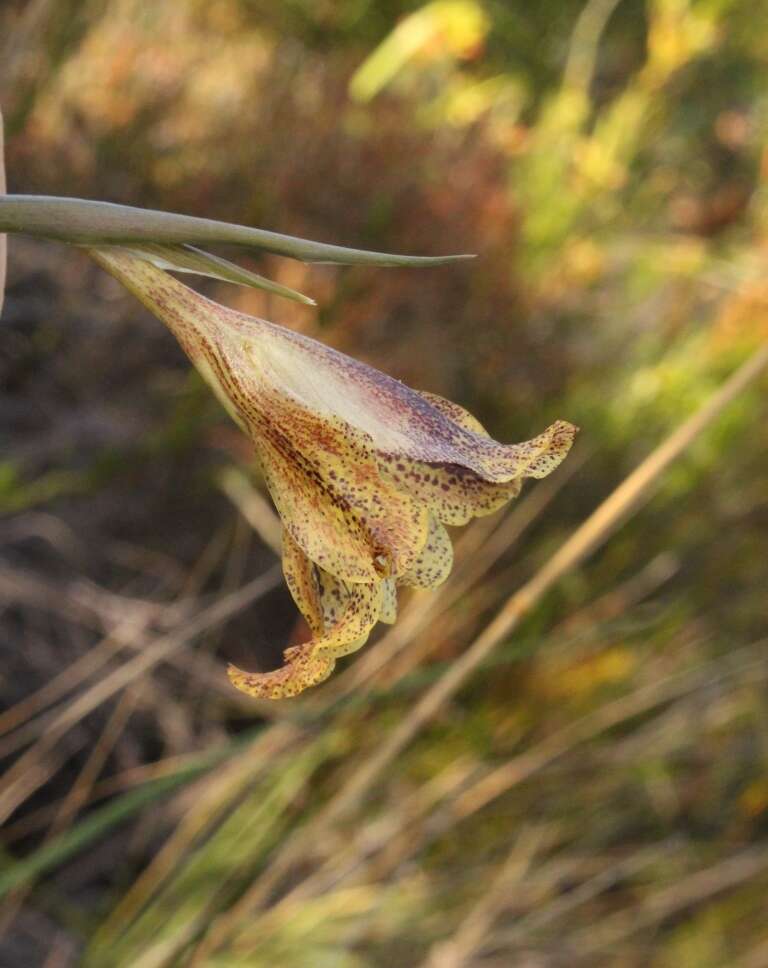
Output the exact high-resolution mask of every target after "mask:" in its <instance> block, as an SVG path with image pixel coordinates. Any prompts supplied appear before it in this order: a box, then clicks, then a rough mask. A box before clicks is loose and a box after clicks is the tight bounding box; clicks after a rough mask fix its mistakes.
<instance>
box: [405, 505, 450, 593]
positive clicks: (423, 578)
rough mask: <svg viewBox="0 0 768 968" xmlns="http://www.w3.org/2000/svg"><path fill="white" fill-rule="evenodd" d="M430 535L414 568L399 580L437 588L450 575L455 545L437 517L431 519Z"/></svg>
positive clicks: (415, 586)
mask: <svg viewBox="0 0 768 968" xmlns="http://www.w3.org/2000/svg"><path fill="white" fill-rule="evenodd" d="M429 524H430V528H429V537H428V538H427V542H426V544H425V545H424V547H423V549H422V552H421V554H420V555H419V559H418V561H417V562H416V564H415V565H414V566H413V568H412V569H411V570H410V571H409V572H408V573H407V574H405V575H403V576H402V578H401V579H400V580H399V581H400V584H401V585H411V586H412V587H414V588H437V587H438V586H439V585H442V583H443V582H444V581H445V579H446V578H447V577H448V575H450V573H451V568H452V566H453V545H452V544H451V539H450V537H449V536H448V532H447V531H446V530H445V528H444V527H443V525H442V524H441V523H440V522H439V521H438V520H437V518H434V517H430V519H429Z"/></svg>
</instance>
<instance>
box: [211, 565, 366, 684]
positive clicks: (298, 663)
mask: <svg viewBox="0 0 768 968" xmlns="http://www.w3.org/2000/svg"><path fill="white" fill-rule="evenodd" d="M347 591H348V595H347V599H346V609H345V611H344V614H343V616H342V617H341V619H340V620H339V621H338V622H337V623H336V624H335V625H334V626H333V627H332V628H330V629H329V630H328V631H327V632H326V633H325V634H323V635H321V636H319V637H317V638H312V639H311V640H310V641H309V642H305V643H304V644H303V645H294V646H291V647H290V648H288V649H286V650H285V653H284V656H285V660H286V661H285V665H284V666H282V667H281V668H280V669H274V670H273V671H271V672H245V671H244V670H243V669H238V668H237V666H233V665H230V666H229V669H228V670H227V672H228V675H229V679H230V682H231V683H232V684H233V685H234V686H235V687H236V688H237V689H240V690H241V692H246V693H248V695H250V696H254V697H256V698H258V699H288V698H290V697H291V696H297V695H298V694H299V693H300V692H303V691H304V690H305V689H308V688H309V687H310V686H315V685H317V684H318V683H320V682H322V681H323V680H324V679H327V678H328V676H329V675H330V674H331V672H332V671H333V667H334V665H335V661H336V659H338V658H340V657H341V656H343V655H348V654H350V653H351V652H355V651H357V649H359V648H361V647H362V646H363V645H364V644H365V642H366V641H367V640H368V635H369V634H370V631H371V629H372V628H373V626H374V625H375V624H376V621H377V620H378V617H379V614H380V612H381V602H382V588H381V582H376V583H374V584H371V585H364V584H355V585H351V586H349V587H348V589H347Z"/></svg>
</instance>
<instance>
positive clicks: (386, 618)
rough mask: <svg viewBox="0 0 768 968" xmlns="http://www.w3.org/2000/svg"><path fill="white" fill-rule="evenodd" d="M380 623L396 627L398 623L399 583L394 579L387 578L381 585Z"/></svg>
mask: <svg viewBox="0 0 768 968" xmlns="http://www.w3.org/2000/svg"><path fill="white" fill-rule="evenodd" d="M379 621H380V622H386V623H387V625H394V624H395V622H396V621H397V583H396V581H395V579H394V578H385V579H384V581H383V582H382V583H381V613H380V615H379Z"/></svg>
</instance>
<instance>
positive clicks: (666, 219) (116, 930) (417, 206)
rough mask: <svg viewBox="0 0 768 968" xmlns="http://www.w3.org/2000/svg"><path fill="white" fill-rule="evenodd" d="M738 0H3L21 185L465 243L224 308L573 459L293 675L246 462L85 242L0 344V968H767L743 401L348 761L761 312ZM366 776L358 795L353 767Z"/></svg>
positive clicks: (291, 265)
mask: <svg viewBox="0 0 768 968" xmlns="http://www.w3.org/2000/svg"><path fill="white" fill-rule="evenodd" d="M767 23H768V2H766V0H623V2H622V0H588V2H586V3H585V2H584V0H539V2H537V3H527V2H525V0H484V2H481V0H436V2H433V3H429V4H426V5H424V4H423V3H420V2H412V0H383V2H381V0H377V2H374V0H333V2H331V0H285V2H279V3H275V2H273V0H176V2H174V3H167V4H164V3H153V2H148V0H55V2H54V0H26V2H24V0H18V2H15V0H5V2H4V3H3V4H2V6H0V103H2V108H3V112H4V114H5V119H6V139H7V150H6V162H7V169H8V181H9V191H12V192H37V193H43V194H61V195H77V196H84V197H93V198H102V199H108V200H112V201H117V202H123V203H129V204H135V205H141V206H145V207H159V208H167V209H172V210H177V211H183V212H187V213H190V214H195V215H202V216H208V217H212V218H218V219H223V220H229V221H235V222H240V223H245V224H253V225H258V226H261V227H263V228H268V229H273V230H275V231H279V232H285V233H290V234H294V235H301V236H305V237H308V238H312V239H317V240H322V241H328V242H335V243H340V244H346V245H351V246H356V247H364V248H372V249H379V250H391V251H398V252H409V253H423V254H441V253H445V252H453V251H459V252H467V251H469V252H476V253H478V255H479V258H478V259H477V260H475V261H474V262H472V263H467V264H461V265H458V266H455V267H447V268H441V269H429V270H419V271H415V270H413V271H406V270H395V269H391V270H385V269H380V270H367V269H338V268H332V267H323V266H316V267H311V268H310V267H306V266H303V265H301V264H300V263H296V262H290V261H287V260H280V259H277V258H272V257H267V258H264V259H261V260H258V259H255V258H251V257H250V256H247V255H242V253H241V254H240V256H239V258H240V261H242V262H243V264H246V265H248V266H249V267H251V268H255V269H257V270H258V271H260V272H262V273H264V274H266V275H268V276H271V277H272V278H275V279H277V280H278V281H280V282H283V283H285V284H286V285H289V286H292V287H298V288H300V289H301V290H302V291H304V292H306V293H308V294H310V295H312V296H314V297H315V298H316V299H317V301H318V303H319V308H318V310H317V311H314V310H311V309H307V308H306V307H303V306H298V305H295V304H292V303H289V302H287V301H285V300H280V299H277V298H275V297H270V296H268V295H266V294H264V293H262V292H256V291H250V290H248V291H246V290H240V289H236V288H234V287H230V286H226V285H223V284H221V285H216V284H212V283H211V284H201V285H202V288H203V289H204V291H206V292H207V293H209V294H211V295H213V296H214V297H215V298H217V299H219V300H221V301H223V302H226V303H227V304H228V305H230V306H234V307H237V308H239V309H242V310H244V311H248V312H251V313H254V314H257V315H263V316H266V317H267V318H270V319H272V320H274V321H276V322H279V323H283V324H285V325H287V326H290V327H293V328H295V329H298V330H301V331H303V332H305V333H308V334H311V335H312V336H315V337H319V338H321V339H323V340H325V341H326V342H329V343H331V344H332V345H334V346H336V347H338V348H340V349H342V350H344V351H346V352H349V353H352V354H354V355H356V356H357V357H359V358H361V359H364V360H366V361H368V362H370V363H372V364H374V365H376V366H378V367H380V368H382V369H384V370H386V371H387V372H389V373H391V374H393V375H394V376H396V377H398V378H400V379H403V380H405V381H406V382H408V383H410V384H412V385H414V386H416V387H418V388H421V389H426V390H431V391H434V392H438V393H441V394H443V395H445V396H448V397H450V398H452V399H454V400H456V401H458V402H460V403H462V404H463V405H464V406H466V407H468V408H469V409H470V410H472V411H473V412H474V413H475V414H477V416H478V417H480V419H481V420H482V421H483V422H484V423H485V425H486V426H487V427H488V428H489V430H490V431H491V433H492V434H493V435H494V436H495V437H497V438H499V439H501V440H505V441H512V440H520V439H525V438H528V437H530V436H532V435H534V434H535V433H538V432H540V431H541V430H542V429H543V428H544V427H545V426H546V425H547V423H548V422H549V421H551V420H552V419H554V418H557V417H560V418H565V419H568V420H571V421H573V422H575V423H577V424H578V425H579V426H580V427H581V428H582V432H581V435H580V438H579V443H578V447H577V448H576V449H575V450H574V453H573V454H572V456H571V457H569V459H568V461H566V463H565V465H563V467H562V468H561V469H560V470H559V471H558V472H557V474H555V475H553V476H552V477H551V478H549V479H547V480H546V481H544V482H540V483H537V484H535V485H531V484H529V485H528V487H527V488H526V490H525V491H524V494H523V496H522V497H521V498H520V499H519V500H518V501H517V502H516V503H515V504H514V505H513V506H512V507H511V508H510V509H508V510H507V511H505V512H502V513H500V514H498V515H496V516H494V517H492V518H488V519H482V520H480V521H478V522H475V523H474V524H472V525H471V526H470V527H468V528H467V529H464V530H463V531H462V532H456V533H455V534H454V537H455V538H456V547H457V564H456V567H455V570H454V574H453V576H452V577H451V579H450V581H449V582H448V583H447V584H446V585H445V586H444V587H443V588H442V589H441V590H440V591H439V592H437V593H434V594H428V593H422V594H418V595H411V596H410V597H407V596H403V597H402V598H401V616H400V619H399V622H398V624H397V625H395V626H394V628H393V629H391V630H390V629H384V631H383V632H379V633H377V634H376V636H374V638H373V640H372V642H371V643H370V644H369V645H368V646H367V647H366V649H365V651H364V652H362V653H360V654H358V655H356V656H355V657H353V658H352V659H350V660H345V661H344V662H343V663H341V664H340V667H339V671H338V672H337V674H336V676H335V677H334V678H333V679H332V680H330V681H329V682H328V683H326V684H325V685H324V686H322V687H321V688H319V689H317V690H314V691H312V692H311V693H308V694H306V696H303V697H302V698H301V699H298V700H295V701H290V702H284V703H279V704H274V705H270V704H263V703H256V702H252V701H250V700H248V699H247V698H246V697H244V696H241V695H239V694H238V693H236V692H235V691H234V690H233V689H232V688H231V687H230V686H229V684H228V683H227V681H226V676H225V663H226V661H227V660H228V659H232V660H234V661H236V662H238V663H239V664H242V665H244V666H246V667H249V668H269V667H270V666H274V665H276V664H277V663H278V662H279V657H280V654H281V651H282V649H283V648H284V647H285V646H286V645H287V644H289V643H290V642H291V641H296V640H299V639H300V638H301V636H303V635H304V634H305V629H304V628H303V627H302V624H301V622H300V620H299V618H298V615H297V612H296V609H295V608H294V606H293V603H292V602H291V600H290V597H289V594H288V592H287V590H286V589H285V587H284V585H283V583H282V579H281V575H280V571H279V559H278V557H277V553H276V550H275V549H276V546H277V542H278V541H279V528H277V527H276V521H275V518H274V515H273V513H272V512H271V510H270V507H269V504H268V502H267V501H266V500H265V497H264V490H263V486H262V483H261V482H260V480H259V478H258V475H257V474H256V473H255V472H254V470H253V468H252V467H251V464H250V460H251V457H250V449H249V446H248V443H247V441H245V440H244V438H243V437H242V436H241V434H240V433H239V431H238V430H237V429H236V428H235V427H234V426H233V425H232V424H231V423H230V422H229V420H228V419H227V417H226V416H225V414H224V413H223V411H222V410H221V409H220V408H219V406H218V404H217V403H216V402H215V400H214V399H213V397H212V395H211V394H210V393H209V391H208V390H207V389H206V388H205V386H204V385H203V383H202V381H201V380H200V379H199V378H198V377H197V376H196V374H195V373H193V372H191V370H190V367H189V365H188V363H187V362H186V360H185V358H184V357H183V355H182V353H181V351H180V349H179V348H178V346H177V345H176V344H175V342H174V340H173V338H172V337H171V336H170V334H169V333H168V332H166V331H165V329H164V328H163V326H162V325H161V324H160V323H159V322H158V321H157V320H155V319H153V318H151V317H150V316H148V315H147V314H146V313H145V312H144V311H143V309H142V308H141V307H140V306H139V305H138V303H136V302H135V301H134V300H132V299H131V297H129V296H128V295H127V294H126V293H124V292H123V291H122V290H121V289H120V288H119V287H118V286H117V284H116V283H114V282H113V280H111V279H110V278H108V277H106V276H105V275H104V274H103V273H100V272H99V270H97V269H96V267H95V266H93V265H91V264H90V263H89V262H88V261H87V260H86V259H85V257H84V256H83V255H81V254H80V253H78V252H77V251H76V250H75V249H67V248H66V247H63V246H59V245H54V244H46V243H44V242H41V241H37V240H31V239H25V238H23V237H20V236H15V237H13V238H12V239H11V240H10V243H11V244H10V246H9V278H8V293H7V299H6V305H5V308H4V311H3V320H2V326H1V327H0V438H1V439H2V448H1V450H0V510H1V511H2V512H3V516H2V519H0V650H2V672H1V674H0V701H1V704H2V711H0V757H2V767H3V776H2V779H1V780H0V816H1V817H2V819H3V822H4V829H3V834H2V848H1V853H0V861H1V864H0V893H1V894H2V905H3V907H2V912H1V918H0V927H1V928H2V937H1V938H0V964H1V965H3V966H11V968H16V966H24V968H27V966H32V968H35V966H46V968H69V966H71V965H79V964H84V965H87V966H97V968H101V966H131V968H138V966H141V968H164V966H187V965H191V966H216V968H225V966H226V968H239V966H255V968H260V966H275V965H279V966H287V968H325V966H327V968H368V966H371V968H373V966H391V965H404V966H412V965H413V966H421V965H424V966H432V968H452V966H460V965H471V966H499V968H501V966H515V968H517V966H520V968H560V966H569V968H570V966H585V968H587V966H598V965H599V966H603V965H606V966H621V968H626V966H629V968H631V966H654V968H687V966H692V968H709V966H737V968H765V966H768V916H766V910H767V909H766V896H767V891H768V698H767V697H766V677H767V676H768V649H767V648H766V643H767V641H768V640H767V639H766V634H767V628H766V588H767V587H768V555H766V539H767V538H768V460H767V459H766V452H767V447H768V421H767V420H766V414H767V413H768V410H767V409H766V403H765V390H766V382H765V379H763V380H762V382H758V383H756V384H755V385H754V386H753V387H752V388H751V389H749V390H747V391H746V392H745V393H743V394H741V395H740V396H739V397H738V399H737V400H736V401H735V402H734V403H733V404H732V405H731V406H730V407H729V408H728V409H727V410H726V411H724V412H723V414H722V415H721V416H720V417H719V419H718V420H717V421H716V422H715V423H714V424H713V425H712V426H711V427H710V428H709V429H708V430H707V431H706V432H705V433H704V434H703V435H701V437H700V438H699V439H698V440H697V442H696V444H695V446H694V447H693V448H692V449H691V450H690V451H689V452H688V453H687V454H686V455H685V456H684V457H683V458H682V459H681V460H680V461H678V462H676V463H675V464H674V465H673V466H672V467H671V469H670V470H669V471H668V472H667V473H666V474H665V476H664V478H663V480H662V482H661V485H660V487H658V488H657V489H656V492H655V493H654V495H653V497H652V500H651V501H650V502H649V503H647V504H646V505H645V506H644V507H642V508H640V509H639V510H638V511H637V512H636V513H635V514H634V515H633V516H632V517H631V519H630V520H629V521H628V522H627V523H626V524H624V526H623V527H621V529H619V530H618V531H617V532H616V533H615V534H614V535H613V536H612V537H611V538H610V540H608V541H607V543H605V544H604V545H603V546H602V547H601V548H600V549H599V550H598V551H597V552H596V553H595V554H593V555H592V556H591V557H590V558H589V559H588V560H587V561H586V562H585V563H584V564H582V566H581V567H579V568H577V569H575V570H574V571H572V572H571V573H570V574H569V575H568V576H566V578H565V579H564V580H563V581H561V582H559V583H558V585H557V586H556V588H555V589H554V590H553V591H551V592H549V593H548V594H547V595H545V596H543V597H542V598H541V600H540V601H538V602H537V604H536V606H535V608H533V609H532V610H531V611H530V613H529V614H528V615H527V616H526V617H525V619H524V621H523V622H522V623H521V625H520V626H519V627H518V628H517V629H516V630H515V632H514V633H513V634H512V635H509V636H507V637H505V638H504V640H503V641H502V642H501V643H500V645H499V647H497V648H496V649H495V650H494V651H493V652H492V653H491V654H490V656H489V657H488V658H487V659H486V660H485V661H484V663H482V664H481V666H480V667H479V668H477V669H475V670H474V671H473V673H472V675H470V676H468V677H466V679H465V680H463V681H462V684H461V688H460V689H459V690H458V691H457V692H455V694H454V695H452V696H450V697H449V698H447V699H446V701H441V702H436V703H435V704H434V708H432V709H431V710H430V715H429V716H427V717H425V719H424V722H422V723H420V724H419V728H418V729H414V731H413V732H414V735H413V736H412V738H411V741H410V742H408V743H407V744H406V745H405V747H404V748H403V749H402V750H401V751H399V752H398V753H397V755H396V756H392V757H391V759H390V761H389V762H388V763H387V764H386V768H385V769H381V770H380V771H379V772H378V773H377V774H376V775H371V776H368V777H367V780H366V779H365V772H364V771H365V769H366V766H367V764H368V763H369V762H370V758H371V756H372V755H373V754H375V753H376V752H377V751H378V750H380V749H381V747H382V744H386V742H387V741H388V739H389V738H390V737H391V736H392V731H393V730H394V729H395V728H396V727H397V726H398V725H399V724H401V723H402V722H403V721H404V719H406V718H407V717H408V715H409V713H410V712H411V711H412V709H413V707H414V703H416V702H417V701H418V700H419V698H420V697H421V696H423V695H424V694H425V691H426V690H429V689H430V688H434V687H435V684H436V683H439V682H441V681H442V677H443V676H445V675H446V674H450V672H451V670H452V669H453V668H454V665H455V663H456V661H457V660H458V659H459V657H460V656H462V655H463V654H464V653H465V652H466V650H467V648H468V647H469V645H470V643H471V642H472V641H473V639H475V637H476V636H477V635H478V634H479V633H480V632H481V631H482V630H483V629H484V628H485V627H486V626H487V624H488V622H489V621H490V620H491V619H492V618H493V616H494V615H495V614H496V613H497V612H498V610H499V609H500V608H501V607H503V604H504V602H506V601H507V600H508V598H509V596H510V595H512V594H513V593H514V592H515V590H516V589H518V588H519V587H520V586H521V584H522V583H523V582H525V581H526V580H527V579H528V578H529V577H530V576H531V575H533V574H535V573H536V571H537V569H538V568H540V567H541V566H542V565H544V564H545V563H546V562H547V561H548V560H549V559H550V557H551V555H552V554H553V553H554V552H556V551H557V549H558V548H559V547H561V546H562V544H563V542H564V541H566V540H567V539H568V537H569V536H570V535H571V534H572V533H573V531H574V529H575V528H576V527H577V526H578V525H579V524H580V523H581V522H582V521H583V520H584V519H585V518H586V517H587V515H588V514H589V513H590V512H591V511H592V510H593V509H594V508H595V507H596V506H597V505H598V504H599V503H600V501H601V500H603V499H604V498H605V497H606V496H607V495H609V494H610V493H611V491H612V490H613V489H614V488H615V487H616V486H617V485H618V484H619V483H620V482H621V481H622V480H623V479H624V478H625V477H626V475H627V474H628V473H629V472H630V471H631V470H632V469H633V468H634V467H635V466H636V465H637V464H638V463H639V462H640V461H641V460H642V459H643V458H644V457H645V456H646V455H647V454H648V453H649V452H650V451H651V450H652V449H653V448H654V447H655V446H656V445H658V444H659V443H661V442H662V441H664V440H665V439H666V438H667V437H668V436H669V435H670V434H671V433H673V432H674V430H675V428H676V427H677V426H678V425H679V424H680V423H681V422H682V421H683V420H684V419H685V418H686V417H687V416H688V415H689V414H691V413H692V412H694V411H695V410H696V408H697V407H699V406H700V405H701V404H702V403H703V402H704V401H706V400H707V399H708V398H709V397H710V396H711V394H712V393H713V392H714V391H715V390H716V388H717V387H718V386H720V385H721V384H722V382H723V381H724V380H725V379H726V378H727V376H728V375H729V374H730V373H731V372H732V371H733V370H734V369H735V368H736V367H737V366H738V365H739V364H740V362H741V361H742V360H744V359H746V358H747V357H748V356H749V354H750V352H752V351H753V350H754V349H755V347H757V346H759V345H760V344H761V343H762V342H764V341H765V340H766V338H767V337H768V282H767V281H766V279H767V278H768V277H767V276H766V271H765V261H766V257H767V256H768V190H767V180H768V153H766V148H765V144H766V134H767V133H768V83H767V82H768V32H766V31H765V30H764V29H762V26H761V25H765V24H767ZM361 777H363V778H364V781H365V782H363V781H361V779H360V778H361Z"/></svg>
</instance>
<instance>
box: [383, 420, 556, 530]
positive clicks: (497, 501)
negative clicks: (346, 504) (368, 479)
mask: <svg viewBox="0 0 768 968" xmlns="http://www.w3.org/2000/svg"><path fill="white" fill-rule="evenodd" d="M574 434H575V428H574V427H572V426H571V424H565V423H564V422H563V421H558V422H557V423H554V424H552V425H551V426H550V427H548V428H547V430H545V431H544V433H543V434H539V436H538V437H534V438H533V440H528V441H525V442H524V443H522V444H510V445H509V446H508V447H507V448H506V450H507V451H508V465H507V466H508V469H509V470H510V471H512V470H513V469H514V474H513V475H512V477H511V479H509V480H507V481H502V482H497V481H493V480H488V479H487V478H486V477H483V476H482V475H480V474H478V473H476V472H475V471H473V470H471V469H469V468H467V467H463V466H462V465H459V464H426V463H424V462H423V461H413V460H408V459H407V458H405V457H402V456H399V457H398V456H395V457H392V456H390V455H386V454H380V455H379V466H380V469H381V472H382V476H384V477H387V478H389V479H390V480H392V482H393V483H394V484H395V485H396V486H397V487H400V488H401V489H402V490H404V491H407V492H408V493H409V494H411V495H412V496H413V497H415V498H417V499H418V500H420V501H423V502H424V503H425V504H426V505H427V506H428V507H429V509H430V510H431V511H432V513H433V514H434V515H435V516H436V517H438V518H439V519H440V520H441V521H443V522H444V523H445V524H453V525H461V524H466V523H467V521H468V520H469V519H470V518H472V517H475V516H477V517H481V516H482V515H485V514H491V513H492V512H493V511H496V510H498V509H499V508H500V507H502V505H504V504H506V503H507V501H509V500H511V499H512V498H514V497H517V495H518V494H519V493H520V488H521V486H522V480H523V478H525V477H544V476H546V475H547V474H549V473H550V472H551V471H553V470H554V469H555V468H556V467H557V466H558V464H560V462H561V461H562V460H563V459H564V458H565V456H566V454H567V453H568V451H569V450H570V447H571V444H572V442H573V437H574Z"/></svg>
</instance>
